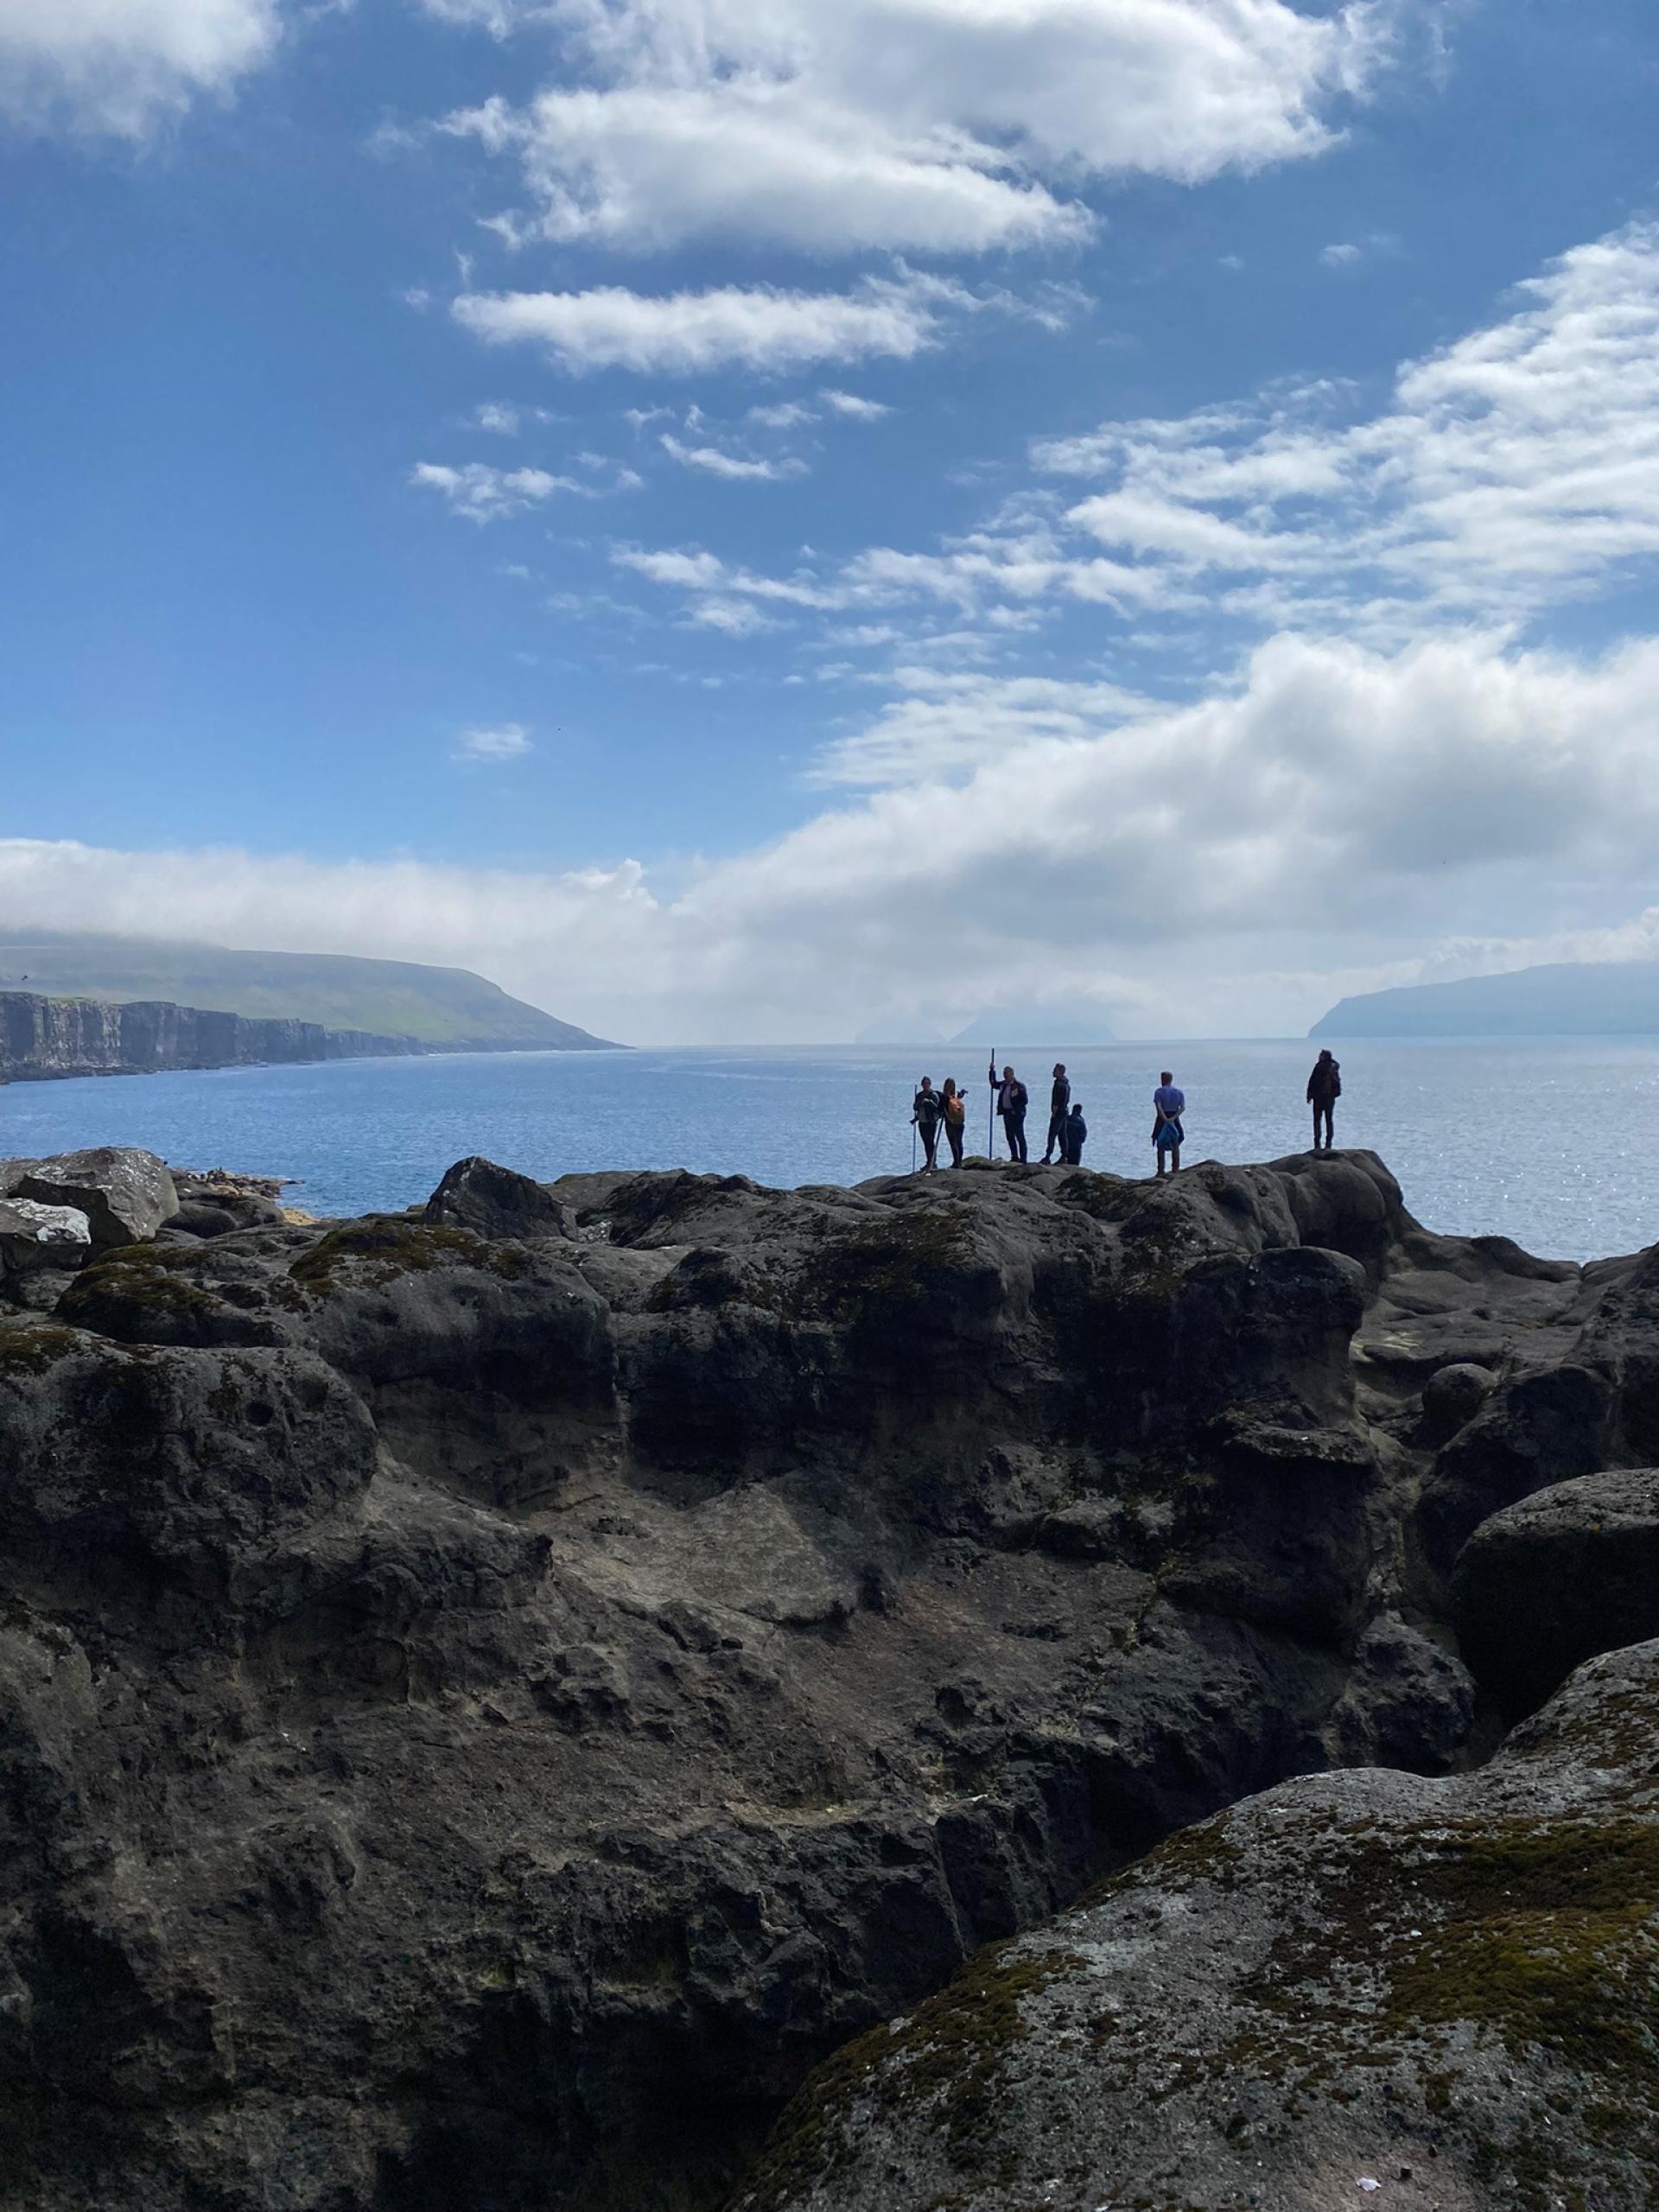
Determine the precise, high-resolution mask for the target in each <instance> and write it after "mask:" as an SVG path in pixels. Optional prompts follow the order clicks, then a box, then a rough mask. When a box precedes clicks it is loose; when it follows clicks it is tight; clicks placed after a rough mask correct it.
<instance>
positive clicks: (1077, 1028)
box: [950, 1003, 1117, 1052]
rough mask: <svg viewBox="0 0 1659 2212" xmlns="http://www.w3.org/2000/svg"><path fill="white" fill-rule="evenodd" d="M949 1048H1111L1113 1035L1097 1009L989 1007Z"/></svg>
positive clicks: (1016, 1049)
mask: <svg viewBox="0 0 1659 2212" xmlns="http://www.w3.org/2000/svg"><path fill="white" fill-rule="evenodd" d="M1116 1041H1117V1033H1116V1030H1114V1028H1113V1027H1112V1025H1111V1023H1110V1022H1109V1020H1107V1018H1106V1015H1105V1014H1104V1013H1103V1010H1102V1009H1101V1008H1100V1007H1097V1006H1090V1005H1088V1004H1087V1003H1084V1004H1081V1005H1078V1004H1071V1005H1058V1004H1057V1005H1054V1006H993V1007H987V1008H986V1009H985V1011H984V1013H983V1014H976V1015H975V1017H974V1019H973V1020H971V1021H970V1022H969V1024H968V1027H966V1028H965V1029H959V1030H958V1031H957V1033H956V1035H955V1036H954V1037H952V1038H951V1039H950V1042H951V1044H953V1045H983V1046H987V1047H988V1048H989V1047H990V1046H997V1045H1006V1046H1007V1048H1008V1050H1009V1051H1010V1052H1019V1051H1022V1050H1028V1049H1029V1048H1030V1047H1031V1046H1033V1045H1040V1046H1045V1047H1046V1046H1051V1045H1052V1046H1074V1045H1114V1044H1116Z"/></svg>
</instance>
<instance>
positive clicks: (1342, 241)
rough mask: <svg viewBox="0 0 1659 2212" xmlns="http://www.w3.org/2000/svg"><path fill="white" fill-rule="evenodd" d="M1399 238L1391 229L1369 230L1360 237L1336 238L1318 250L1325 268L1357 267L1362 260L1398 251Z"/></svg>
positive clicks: (1399, 248)
mask: <svg viewBox="0 0 1659 2212" xmlns="http://www.w3.org/2000/svg"><path fill="white" fill-rule="evenodd" d="M1400 251H1401V245H1400V241H1399V239H1398V238H1396V237H1395V234H1394V232H1392V231H1370V232H1367V233H1366V235H1365V236H1364V237H1363V238H1338V239H1335V240H1333V241H1332V244H1331V245H1327V246H1324V247H1321V249H1320V251H1319V262H1320V265H1321V266H1322V267H1324V268H1325V269H1338V270H1343V269H1357V268H1359V267H1360V266H1361V264H1363V263H1364V262H1368V261H1376V260H1377V259H1379V258H1382V257H1385V256H1389V255H1394V254H1397V253H1399V252H1400Z"/></svg>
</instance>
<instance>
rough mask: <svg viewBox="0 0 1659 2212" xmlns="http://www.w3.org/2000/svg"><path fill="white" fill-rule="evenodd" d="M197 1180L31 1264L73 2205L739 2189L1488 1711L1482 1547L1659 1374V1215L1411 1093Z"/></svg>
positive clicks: (24, 1489)
mask: <svg viewBox="0 0 1659 2212" xmlns="http://www.w3.org/2000/svg"><path fill="white" fill-rule="evenodd" d="M185 1187H186V1189H187V1191H188V1193H189V1195H188V1197H187V1198H186V1201H185V1210H184V1211H181V1213H180V1214H178V1215H176V1216H175V1217H173V1218H172V1219H171V1220H170V1221H169V1222H168V1224H166V1225H165V1226H163V1227H162V1229H161V1230H160V1232H159V1234H158V1236H157V1237H156V1241H153V1242H149V1243H145V1242H138V1243H126V1244H124V1245H122V1246H120V1247H118V1248H116V1249H105V1250H103V1251H101V1252H99V1253H97V1254H95V1255H93V1260H92V1264H91V1265H89V1266H87V1267H86V1268H84V1269H83V1270H82V1271H81V1272H80V1273H79V1274H78V1275H76V1276H75V1277H74V1278H73V1280H68V1279H66V1281H65V1282H64V1284H63V1286H62V1287H61V1290H60V1294H58V1295H57V1296H56V1297H55V1301H54V1310H53V1311H51V1312H50V1313H41V1312H38V1311H36V1312H24V1311H16V1312H15V1313H13V1314H12V1315H11V1317H10V1319H4V1318H0V1532H3V1538H4V1541H3V1543H0V1759H3V1761H4V1772H5V1775H6V1777H7V1786H6V1789H5V1791H4V1792H3V1794H0V1831H3V1833H0V1846H3V1848H0V1891H3V1904H4V1912H3V1916H0V1942H3V1945H4V1961H5V1962H4V1964H3V1966H0V1978H3V1986H0V2043H5V2044H6V2050H7V2052H8V2054H9V2055H8V2056H7V2058H6V2060H5V2063H3V2065H0V2202H3V2203H4V2204H5V2205H6V2206H7V2207H8V2208H10V2207H16V2208H18V2209H19V2212H92V2208H94V2207H97V2208H99V2212H105V2208H107V2207H108V2206H109V2205H111V2203H116V2202H118V2203H119V2204H121V2205H122V2206H123V2207H124V2208H130V2212H200V2208H209V2207H210V2208H212V2212H256V2208H257V2212H272V2209H273V2208H276V2212H457V2208H459V2207H462V2206H464V2207H465V2208H467V2212H531V2208H534V2212H623V2208H633V2207H636V2206H643V2205H646V2204H650V2205H652V2206H661V2207H663V2208H664V2212H672V2208H675V2207H688V2208H696V2207H706V2206H711V2205H712V2204H714V2203H715V2202H717V2201H718V2199H719V2197H720V2196H721V2195H722V2194H723V2193H724V2191H725V2190H726V2188H727V2187H728V2184H730V2183H732V2182H733V2181H734V2179H735V2178H736V2177H737V2176H738V2174H739V2173H740V2171H741V2167H742V2165H743V2163H744V2161H745V2159H746V2158H747V2156H748V2155H749V2154H750V2152H752V2151H753V2149H754V2148H755V2147H756V2146H757V2145H759V2143H760V2141H761V2139H763V2138H764V2135H765V2133H766V2129H767V2127H768V2126H769V2125H770V2124H771V2123H772V2120H773V2119H774V2118H775V2116H776V2114H777V2113H778V2112H779V2110H780V2109H781V2107H782V2106H783V2105H784V2103H785V2101H787V2099H788V2098H789V2096H790V2095H791V2094H792V2093H793V2092H794V2091H795V2089H796V2088H798V2085H799V2083H800V2082H801V2081H802V2080H803V2078H804V2076H805V2075H806V2073H807V2071H808V2069H810V2067H811V2066H812V2065H813V2064H815V2063H817V2062H818V2061H820V2060H822V2059H823V2058H824V2057H825V2056H827V2055H828V2054H829V2053H830V2052H831V2051H833V2050H836V2047H837V2046H839V2045H841V2044H844V2043H846V2042H847V2041H848V2039H849V2038H850V2037H855V2036H856V2035H858V2034H860V2033H861V2032H862V2031H866V2030H868V2029H869V2028H870V2027H871V2026H872V2025H874V2024H876V2023H878V2022H880V2021H883V2020H888V2019H891V2018H893V2017H895V2016H896V2015H898V2014H899V2013H901V2012H906V2011H907V2010H908V2009H909V2008H911V2007H913V2006H914V2005H917V2004H918V2002H919V2001H921V2000H922V1999H925V1998H926V1997H927V1996H928V1994H929V1993H931V1992H933V1991H936V1990H938V1988H939V1987H940V1986H942V1985H943V1984H944V1982H945V1981H946V1980H948V1979H949V1977H950V1974H952V1973H953V1972H954V1971H955V1970H956V1969H957V1967H958V1966H959V1965H960V1964H961V1963H962V1961H963V1960H964V1959H966V1958H968V1957H969V1955H971V1954H973V1953H974V1952H976V1950H977V1949H978V1948H980V1947H981V1946H982V1945H984V1944H985V1943H987V1942H992V1941H995V1940H998V1939H1002V1938H1006V1937H1008V1936H1013V1935H1014V1934H1015V1933H1016V1932H1017V1931H1019V1930H1020V1929H1028V1928H1031V1927H1032V1926H1033V1925H1034V1924H1036V1923H1039V1922H1041V1921H1042V1920H1043V1919H1044V1918H1045V1917H1046V1916H1048V1915H1050V1914H1052V1913H1053V1912H1054V1911H1055V1910H1058V1909H1059V1908H1061V1907H1063V1906H1065V1905H1066V1904H1069V1903H1070V1902H1071V1900H1072V1899H1073V1898H1075V1897H1077V1894H1078V1893H1079V1891H1082V1890H1083V1889H1084V1887H1085V1885H1088V1884H1089V1883H1090V1882H1091V1881H1093V1880H1095V1879H1096V1878H1099V1877H1101V1876H1102V1875H1103V1874H1107V1873H1109V1872H1111V1870H1113V1869H1114V1868H1116V1867H1120V1866H1123V1865H1124V1864H1125V1863H1127V1862H1128V1861H1130V1860H1132V1859H1135V1858H1137V1857H1138V1856H1139V1855H1140V1854H1141V1853H1144V1852H1145V1851H1147V1849H1148V1848H1149V1847H1152V1846H1153V1845H1154V1844H1156V1843H1157V1842H1158V1841H1159V1840H1160V1838H1162V1837H1164V1836H1166V1835H1167V1834H1169V1833H1170V1831H1171V1830H1172V1829H1174V1828H1178V1827H1183V1826H1185V1824H1187V1823H1189V1822H1192V1821H1198V1820H1202V1819H1203V1818H1205V1816H1206V1815H1210V1814H1211V1813H1213V1812H1214V1811H1215V1810H1217V1808H1220V1807H1223V1806H1226V1805H1229V1804H1231V1803H1233V1802H1236V1801H1237V1800H1239V1799H1240V1798H1243V1797H1245V1796H1249V1795H1250V1794H1251V1793H1253V1792H1255V1791H1258V1790H1261V1789H1264V1788H1268V1787H1269V1786H1270V1785H1272V1784H1274V1783H1277V1782H1279V1781H1281V1779H1283V1778H1284V1777H1287V1776H1292V1775H1296V1774H1300V1773H1308V1772H1313V1771H1317V1770H1323V1769H1325V1768H1328V1767H1330V1766H1332V1765H1333V1764H1362V1763H1365V1762H1369V1761H1376V1760H1386V1761H1389V1762H1394V1763H1398V1764H1401V1765H1402V1766H1406V1767H1409V1768H1412V1769H1414V1770H1419V1771H1421V1772H1422V1773H1426V1774H1443V1773H1446V1772H1447V1771H1449V1770H1455V1769H1457V1768H1459V1766H1461V1765H1463V1764H1467V1762H1468V1761H1469V1759H1470V1758H1471V1757H1473V1756H1476V1755H1478V1754H1479V1753H1480V1752H1481V1751H1484V1749H1485V1748H1486V1747H1487V1746H1488V1745H1489V1744H1490V1742H1491V1740H1493V1739H1495V1737H1496V1734H1497V1729H1498V1727H1499V1726H1500V1725H1501V1716H1499V1715H1498V1714H1497V1711H1496V1708H1495V1707H1491V1708H1488V1707H1482V1706H1481V1705H1479V1704H1478V1702H1477V1700H1476V1697H1475V1693H1474V1688H1473V1685H1472V1683H1471V1679H1470V1677H1469V1675H1468V1674H1467V1672H1466V1671H1465V1668H1464V1667H1463V1665H1462V1663H1461V1661H1460V1659H1459V1655H1458V1651H1457V1647H1456V1642H1455V1637H1454V1636H1453V1633H1452V1627H1451V1598H1450V1595H1449V1589H1448V1582H1447V1576H1448V1573H1449V1570H1450V1567H1451V1566H1452V1560H1453V1559H1454V1558H1455V1556H1456V1554H1457V1550H1458V1548H1459V1547H1460V1546H1461V1544H1462V1542H1463V1541H1464V1539H1465V1536H1466V1535H1467V1534H1468V1533H1469V1531H1470V1529H1472V1527H1473V1526H1474V1525H1475V1524H1476V1522H1478V1521H1479V1520H1481V1519H1483V1518H1484V1517H1485V1516H1487V1515H1488V1514H1489V1513H1490V1512H1491V1511H1494V1510H1498V1509H1500V1508H1501V1507H1503V1506H1504V1505H1507V1504H1509V1503H1511V1502H1512V1501H1513V1499H1514V1498H1515V1497H1517V1496H1519V1495H1521V1494H1522V1493H1523V1492H1524V1491H1526V1490H1528V1489H1532V1488H1538V1487H1541V1485H1542V1484H1545V1483H1547V1482H1550V1481H1554V1480H1559V1479H1560V1477H1561V1476H1562V1475H1563V1474H1569V1473H1576V1472H1579V1471H1585V1469H1586V1467H1587V1466H1605V1465H1609V1464H1612V1463H1613V1461H1612V1460H1611V1459H1610V1457H1609V1455H1610V1454H1618V1453H1620V1452H1624V1451H1625V1450H1627V1449H1628V1448H1629V1446H1630V1440H1631V1439H1633V1438H1634V1437H1636V1436H1637V1435H1639V1434H1641V1433H1644V1431H1643V1424H1644V1423H1646V1422H1648V1421H1650V1420H1651V1421H1656V1422H1659V1388H1655V1387H1653V1383H1659V1369H1656V1370H1654V1377H1653V1383H1650V1382H1649V1370H1648V1367H1647V1366H1646V1364H1644V1363H1645V1361H1646V1360H1647V1358H1648V1354H1647V1352H1646V1351H1645V1349H1644V1346H1645V1344H1647V1343H1648V1342H1649V1341H1652V1342H1659V1337H1653V1336H1652V1335H1651V1333H1650V1332H1649V1333H1646V1334H1644V1323H1643V1315H1644V1308H1643V1306H1642V1303H1641V1301H1642V1300H1644V1299H1646V1298H1647V1297H1648V1295H1649V1292H1648V1290H1647V1288H1646V1271H1647V1269H1648V1268H1649V1266H1650V1265H1651V1264H1652V1262H1650V1261H1649V1259H1648V1258H1646V1257H1643V1258H1639V1259H1637V1260H1635V1261H1628V1262H1614V1263H1609V1265H1608V1267H1606V1268H1602V1269H1599V1270H1598V1269H1590V1270H1580V1269H1579V1268H1575V1267H1569V1266H1565V1265H1555V1264H1552V1263H1548V1262H1538V1261H1534V1260H1531V1259H1529V1257H1528V1256H1527V1255H1525V1254H1522V1253H1521V1252H1519V1251H1518V1250H1516V1248H1515V1247H1514V1246H1512V1245H1508V1244H1505V1243H1502V1242H1501V1241H1498V1240H1478V1241H1475V1242H1465V1241H1459V1240H1454V1239H1449V1238H1440V1237H1434V1236H1429V1235H1427V1233H1426V1232H1424V1231H1423V1230H1421V1229H1419V1228H1418V1227H1417V1225H1416V1224H1414V1223H1413V1222H1412V1221H1411V1219H1410V1217H1409V1216H1408V1214H1406V1213H1405V1211H1403V1208H1402V1205H1401V1201H1400V1194H1399V1192H1398V1191H1397V1189H1396V1188H1395V1185H1394V1184H1393V1182H1392V1180H1391V1179H1390V1178H1389V1175H1388V1174H1387V1173H1386V1171H1385V1170H1384V1169H1383V1167H1382V1166H1381V1165H1380V1163H1378V1162H1376V1160H1372V1159H1370V1157H1369V1156H1368V1155H1365V1154H1344V1155H1335V1156H1329V1155H1327V1156H1321V1157H1319V1158H1318V1159H1314V1158H1311V1157H1307V1156H1302V1157H1299V1158H1296V1159H1293V1160H1286V1161H1282V1162H1280V1163H1278V1164H1277V1165H1276V1166H1271V1167H1258V1168H1227V1169H1224V1168H1219V1167H1212V1166H1204V1167H1200V1168H1198V1169H1195V1170H1192V1171H1191V1172H1189V1173H1184V1174H1183V1175H1182V1176H1181V1177H1180V1178H1179V1180H1177V1181H1176V1182H1174V1183H1173V1184H1165V1185H1150V1184H1132V1183H1126V1182H1122V1181H1119V1180H1117V1179H1114V1178H1111V1177H1109V1176H1103V1175H1096V1174H1092V1173H1085V1172H1078V1171H1068V1170H1065V1169H1061V1168H1051V1169H1044V1168H1040V1167H1031V1168H1022V1169H1021V1168H1010V1169H1004V1170H997V1171H991V1170H988V1169H979V1170H970V1171H968V1172H964V1173H961V1174H953V1175H950V1176H943V1177H939V1178H937V1179H930V1180H928V1181H925V1182H924V1181H921V1180H916V1179H886V1180H881V1181H878V1182H874V1183H871V1184H868V1185H864V1186H862V1187H861V1188H860V1189H857V1190H853V1191H848V1190H842V1189H833V1188H807V1189H804V1190H801V1191H797V1192H775V1191H768V1190H764V1189H761V1188H759V1187H758V1186H756V1185H753V1184H752V1183H749V1182H747V1181H746V1180H744V1179H741V1178H716V1177H712V1176H695V1175H689V1174H677V1173H671V1174H652V1175H641V1174H612V1175H594V1176H575V1177H567V1178H565V1179H563V1180H561V1181H560V1182H559V1183H557V1184H555V1185H549V1186H545V1187H543V1186H538V1185H533V1184H527V1183H526V1181H525V1179H523V1178H520V1177H517V1176H514V1175H512V1173H510V1171H507V1170H505V1169H502V1168H498V1167H494V1166H492V1165H491V1163H488V1162H481V1161H470V1162H466V1163H462V1164H461V1166H460V1167H459V1168H457V1169H456V1170H454V1171H452V1173H451V1175H450V1176H448V1177H447V1178H446V1179H445V1182H444V1185H443V1186H442V1191H441V1192H440V1193H438V1194H436V1195H435V1199H434V1202H433V1204H432V1205H431V1206H430V1207H429V1208H428V1209H425V1210H417V1211H416V1212H414V1213H411V1214H410V1215H402V1216H377V1217H368V1218H366V1219H365V1220H362V1221H358V1222H341V1223H333V1224H310V1225H304V1224H294V1223H290V1222H288V1221H286V1220H283V1221H276V1220H272V1219H270V1217H269V1215H268V1214H266V1213H264V1212H262V1211H261V1210H260V1208H259V1207H258V1206H255V1207H254V1208H253V1210H252V1217H251V1220H249V1221H247V1222H246V1224H245V1225H238V1223H237V1222H236V1220H235V1219H233V1218H232V1220H231V1221H230V1223H229V1225H227V1224H226V1220H225V1219H223V1218H219V1217H218V1216H223V1215H225V1214H226V1212H227V1211H228V1209H227V1207H226V1205H222V1204H220V1203H219V1200H220V1199H222V1198H224V1197H225V1195H226V1194H225V1192H224V1191H223V1190H222V1188H221V1189H220V1191H219V1196H218V1198H216V1197H215V1195H214V1193H213V1191H212V1190H210V1189H201V1188H199V1187H198V1186H197V1185H194V1184H191V1183H187V1184H186V1186H185ZM254 1195H255V1197H256V1198H257V1197H259V1195H260V1194H258V1193H257V1192H256V1193H255V1194H254ZM195 1208H202V1209H213V1210H214V1211H215V1214H216V1217H214V1218H212V1219H209V1218H207V1217H206V1215H205V1213H204V1214H203V1215H201V1216H198V1215H196V1214H194V1212H193V1211H191V1210H192V1209H195ZM42 1280H44V1279H42ZM1465 1363H1476V1364H1478V1365H1480V1366H1482V1367H1484V1368H1485V1369H1486V1370H1488V1371H1489V1372H1490V1373H1491V1376H1493V1378H1494V1383H1493V1388H1492V1389H1491V1393H1490V1395H1484V1393H1483V1394H1482V1395H1479V1396H1478V1398H1474V1399H1473V1402H1471V1407H1470V1410H1469V1416H1468V1418H1466V1419H1463V1420H1461V1421H1459V1420H1458V1418H1457V1415H1458V1413H1459V1407H1460V1405H1461V1401H1459V1402H1458V1404H1456V1405H1454V1406H1453V1407H1452V1410H1451V1412H1450V1413H1448V1412H1447V1410H1446V1408H1445V1407H1442V1408H1441V1409H1440V1412H1439V1413H1438V1414H1431V1413H1429V1412H1427V1411H1426V1409H1425V1406H1424V1401H1423V1391H1424V1385H1425V1383H1427V1382H1428V1381H1429V1379H1430V1378H1431V1377H1432V1376H1434V1375H1435V1374H1436V1373H1438V1372H1440V1371H1441V1370H1445V1369H1446V1368H1447V1367H1448V1366H1452V1365H1456V1364H1465ZM1454 1395H1455V1394H1454ZM1471 1396H1472V1394H1471ZM1586 1408H1588V1409H1589V1412H1588V1420H1589V1426H1588V1427H1587V1428H1586ZM1448 1426H1449V1431H1450V1433H1448ZM1564 1463H1565V1464H1564ZM1465 1522H1466V1523H1467V1525H1466V1526H1465ZM1407 1786H1408V1785H1406V1784H1404V1783H1402V1785H1401V1787H1402V1788H1404V1787H1407ZM7 2038H10V2041H9V2042H6V2039H7ZM1131 2201H1132V2200H1131Z"/></svg>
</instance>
